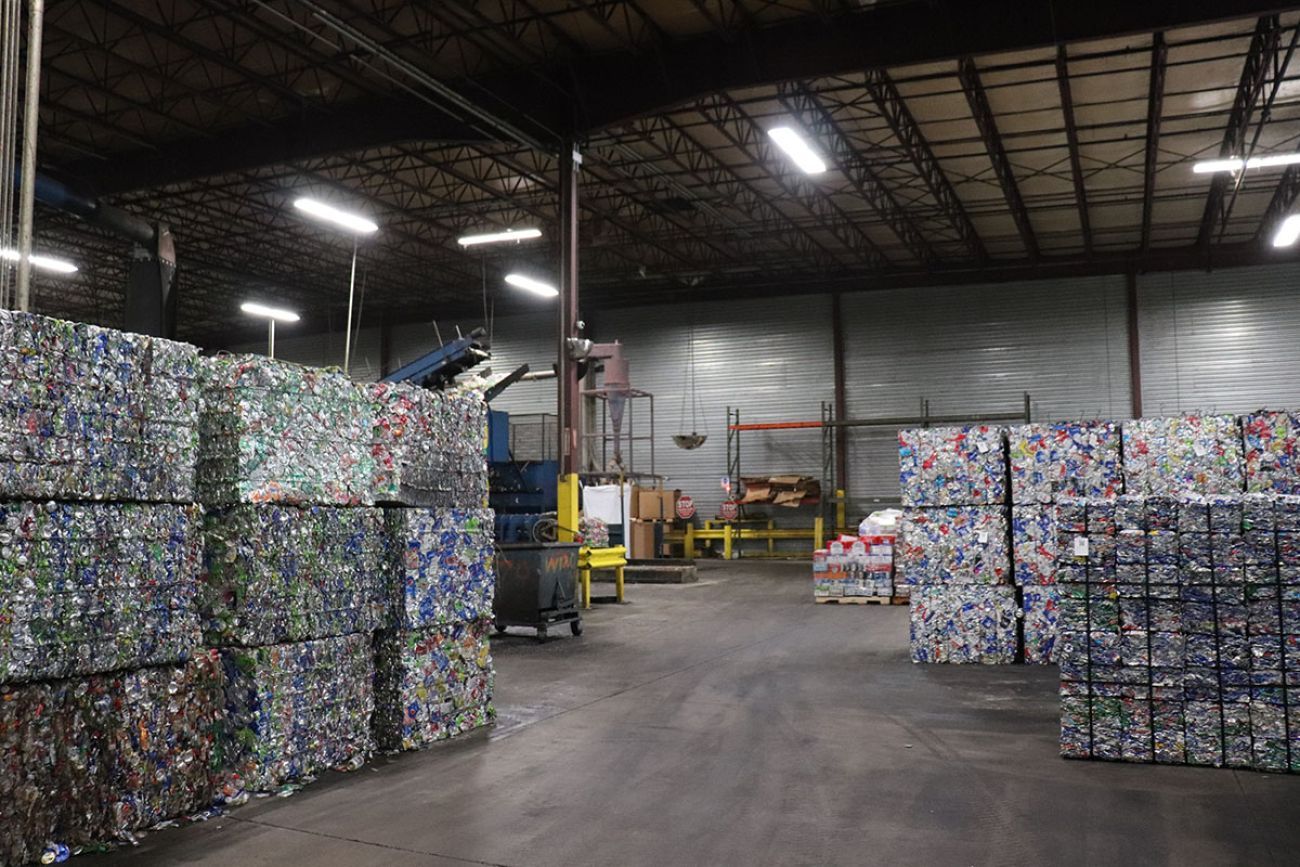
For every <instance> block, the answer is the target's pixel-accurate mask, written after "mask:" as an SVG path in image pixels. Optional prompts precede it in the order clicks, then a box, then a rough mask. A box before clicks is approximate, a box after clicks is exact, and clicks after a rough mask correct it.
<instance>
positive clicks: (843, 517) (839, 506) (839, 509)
mask: <svg viewBox="0 0 1300 867" xmlns="http://www.w3.org/2000/svg"><path fill="white" fill-rule="evenodd" d="M848 510H849V504H848V503H847V502H845V500H844V489H843V488H840V489H839V490H838V491H836V492H835V530H836V532H839V530H841V529H843V528H845V527H847V526H848Z"/></svg>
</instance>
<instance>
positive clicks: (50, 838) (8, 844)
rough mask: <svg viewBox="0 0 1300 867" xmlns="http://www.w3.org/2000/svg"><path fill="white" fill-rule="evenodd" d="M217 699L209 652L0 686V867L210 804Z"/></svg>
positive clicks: (215, 669)
mask: <svg viewBox="0 0 1300 867" xmlns="http://www.w3.org/2000/svg"><path fill="white" fill-rule="evenodd" d="M222 699H223V693H222V686H221V668H220V665H219V664H218V662H217V660H216V659H215V657H214V656H213V655H211V654H196V655H195V656H194V657H193V658H192V659H191V660H190V661H188V662H186V663H185V664H183V665H167V666H152V667H149V668H142V669H139V670H136V671H121V672H112V673H108V674H95V675H90V676H88V677H81V678H76V679H71V680H51V681H42V682H37V683H28V684H18V685H11V686H0V862H3V863H6V864H22V863H26V862H30V861H33V860H35V859H36V858H38V857H40V855H41V854H42V851H43V850H44V849H45V847H46V846H49V845H51V844H62V845H65V846H69V847H76V846H84V845H89V844H93V843H97V842H102V841H105V840H111V839H115V838H123V837H125V838H129V837H130V836H131V834H132V833H133V832H135V831H138V830H140V829H143V828H148V827H150V826H152V825H155V824H157V823H158V822H161V821H163V820H166V819H170V818H173V817H175V816H180V815H184V814H186V813H190V812H193V811H195V810H200V809H203V808H205V807H206V806H208V805H209V804H211V803H212V798H213V784H212V775H211V764H212V762H213V761H214V757H215V754H214V750H213V738H214V732H216V731H217V730H219V724H220V716H221V712H222V708H223V707H224V702H223V700H222Z"/></svg>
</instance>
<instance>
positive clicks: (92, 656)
mask: <svg viewBox="0 0 1300 867" xmlns="http://www.w3.org/2000/svg"><path fill="white" fill-rule="evenodd" d="M202 545H203V539H202V512H201V510H200V509H199V507H197V506H193V505H190V506H181V505H172V504H168V503H97V502H80V503H55V502H42V503H36V502H0V683H5V682H11V683H12V682H18V681H28V680H37V679H47V678H65V677H73V676H77V675H86V674H96V673H100V672H106V671H113V670H116V669H126V668H139V667H142V666H146V665H155V664H163V663H179V662H181V661H183V660H185V659H188V658H189V657H190V656H191V655H192V654H193V653H194V652H195V651H197V650H198V649H199V647H200V645H201V638H200V634H199V621H198V616H197V614H196V613H195V608H194V590H195V579H196V578H197V576H198V569H199V557H200V551H201V550H202Z"/></svg>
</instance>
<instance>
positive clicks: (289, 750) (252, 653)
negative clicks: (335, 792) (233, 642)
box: [216, 633, 375, 796]
mask: <svg viewBox="0 0 1300 867" xmlns="http://www.w3.org/2000/svg"><path fill="white" fill-rule="evenodd" d="M219 653H220V656H221V662H222V667H223V669H224V671H225V676H226V684H225V703H226V719H225V721H224V726H223V728H222V730H221V732H220V736H219V737H218V738H217V742H216V743H217V750H218V755H217V757H216V766H217V767H219V768H221V769H222V771H223V777H224V780H225V781H230V780H235V781H237V783H238V786H239V787H242V788H243V790H244V791H248V792H269V791H273V790H275V789H277V788H278V787H280V786H282V785H284V784H286V783H292V782H299V781H304V780H306V779H307V778H309V777H312V776H314V775H315V774H318V773H320V772H321V771H323V770H326V769H328V768H333V767H336V766H339V765H346V764H347V763H348V762H350V761H352V760H353V759H354V758H355V757H357V756H363V757H365V756H368V755H369V754H370V753H371V751H372V750H373V746H374V744H373V740H372V738H371V733H370V718H371V714H372V713H373V712H374V678H375V660H374V653H373V645H372V641H371V635H370V633H354V634H352V635H342V636H335V637H331V638H318V639H313V640H311V641H302V642H295V643H292V644H273V645H268V646H264V647H252V648H222V649H221V650H220V651H219ZM234 794H235V796H237V793H234Z"/></svg>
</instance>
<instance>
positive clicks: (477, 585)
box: [384, 508, 496, 630]
mask: <svg viewBox="0 0 1300 867" xmlns="http://www.w3.org/2000/svg"><path fill="white" fill-rule="evenodd" d="M384 520H385V524H386V526H387V530H388V535H389V538H390V539H391V544H392V552H393V555H394V562H393V564H392V568H391V576H392V577H391V583H390V587H389V588H388V601H389V608H390V611H389V617H388V625H389V626H391V627H392V628H395V629H402V630H409V629H421V628H424V627H429V626H436V625H438V624H443V623H454V622H458V621H467V620H477V619H479V618H481V617H490V616H491V615H492V598H493V594H494V592H495V588H496V565H495V551H494V546H493V532H492V529H493V524H494V520H493V513H492V510H491V509H416V508H387V509H385V510H384Z"/></svg>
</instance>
